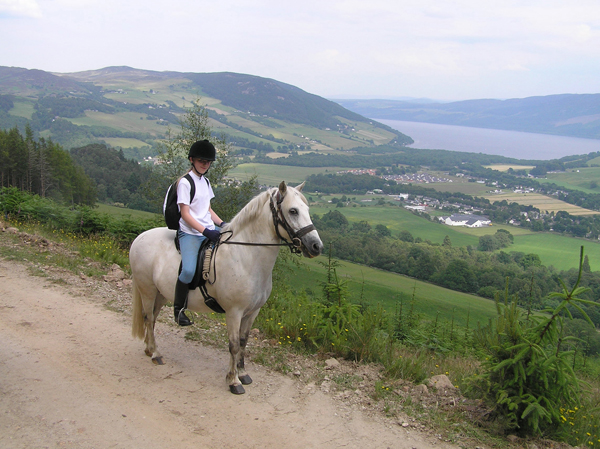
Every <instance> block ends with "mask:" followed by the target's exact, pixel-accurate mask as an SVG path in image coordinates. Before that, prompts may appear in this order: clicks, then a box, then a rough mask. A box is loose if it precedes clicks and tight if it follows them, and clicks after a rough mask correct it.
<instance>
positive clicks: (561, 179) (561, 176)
mask: <svg viewBox="0 0 600 449" xmlns="http://www.w3.org/2000/svg"><path fill="white" fill-rule="evenodd" d="M546 178H547V179H540V182H552V183H554V184H557V185H559V186H563V187H566V188H568V189H573V190H581V191H582V192H585V193H600V167H589V168H578V169H573V170H568V171H566V172H564V173H548V174H547V175H546ZM592 182H596V183H597V184H598V187H596V188H594V189H592V188H590V187H591V186H590V184H591V183H592Z"/></svg>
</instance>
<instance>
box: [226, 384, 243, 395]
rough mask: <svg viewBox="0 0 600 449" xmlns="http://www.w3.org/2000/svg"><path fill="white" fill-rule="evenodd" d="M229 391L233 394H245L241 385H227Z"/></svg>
mask: <svg viewBox="0 0 600 449" xmlns="http://www.w3.org/2000/svg"><path fill="white" fill-rule="evenodd" d="M229 391H231V392H232V393H233V394H244V393H245V392H246V390H244V387H242V386H241V385H229Z"/></svg>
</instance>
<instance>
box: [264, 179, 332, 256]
mask: <svg viewBox="0 0 600 449" xmlns="http://www.w3.org/2000/svg"><path fill="white" fill-rule="evenodd" d="M303 187H304V183H302V184H300V185H299V186H297V187H291V186H287V185H286V184H285V182H283V181H282V182H281V184H279V188H278V190H277V192H276V195H275V197H274V199H275V201H276V203H277V206H276V207H277V216H278V221H279V223H278V228H279V229H282V230H283V231H284V232H282V233H281V236H282V237H284V238H286V235H285V234H287V237H288V238H289V240H290V241H291V242H292V244H293V245H294V246H295V247H297V248H299V249H300V250H301V251H302V254H303V255H304V256H305V257H316V256H318V255H320V254H321V252H323V242H322V241H321V238H320V237H319V233H318V232H317V230H316V229H315V227H314V225H313V224H312V221H311V219H310V214H309V212H308V201H306V198H304V195H303V194H302V188H303ZM288 238H286V240H287V239H288Z"/></svg>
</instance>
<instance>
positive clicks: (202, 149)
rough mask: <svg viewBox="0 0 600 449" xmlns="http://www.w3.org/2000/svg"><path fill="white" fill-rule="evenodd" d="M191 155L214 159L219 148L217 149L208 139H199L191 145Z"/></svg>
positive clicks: (189, 154)
mask: <svg viewBox="0 0 600 449" xmlns="http://www.w3.org/2000/svg"><path fill="white" fill-rule="evenodd" d="M190 157H195V158H198V159H205V160H207V161H214V160H215V159H216V158H217V150H215V147H214V145H213V144H212V143H210V142H209V141H208V140H206V139H204V140H198V141H197V142H194V143H193V144H192V146H191V147H190V152H189V153H188V158H190Z"/></svg>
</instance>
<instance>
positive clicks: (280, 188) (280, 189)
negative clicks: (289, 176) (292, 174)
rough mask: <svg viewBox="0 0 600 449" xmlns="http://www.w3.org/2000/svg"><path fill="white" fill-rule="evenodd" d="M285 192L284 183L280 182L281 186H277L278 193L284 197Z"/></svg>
mask: <svg viewBox="0 0 600 449" xmlns="http://www.w3.org/2000/svg"><path fill="white" fill-rule="evenodd" d="M286 191H287V186H286V185H285V181H281V184H279V193H281V196H284V195H285V192H286Z"/></svg>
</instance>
